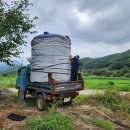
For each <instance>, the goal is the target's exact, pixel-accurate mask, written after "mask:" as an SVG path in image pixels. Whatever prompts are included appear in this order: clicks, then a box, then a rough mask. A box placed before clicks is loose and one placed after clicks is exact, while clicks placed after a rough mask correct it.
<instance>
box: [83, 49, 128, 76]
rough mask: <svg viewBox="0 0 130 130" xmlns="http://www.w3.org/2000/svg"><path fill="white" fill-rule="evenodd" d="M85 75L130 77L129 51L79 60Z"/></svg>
mask: <svg viewBox="0 0 130 130" xmlns="http://www.w3.org/2000/svg"><path fill="white" fill-rule="evenodd" d="M81 63H82V69H83V70H84V71H85V72H86V74H87V75H98V76H114V77H120V76H124V77H125V76H126V77H130V50H127V51H125V52H122V53H116V54H112V55H108V56H104V57H101V58H88V57H86V58H83V59H81Z"/></svg>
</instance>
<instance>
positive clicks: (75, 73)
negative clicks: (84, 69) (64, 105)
mask: <svg viewBox="0 0 130 130" xmlns="http://www.w3.org/2000/svg"><path fill="white" fill-rule="evenodd" d="M77 74H78V72H77V71H75V81H77Z"/></svg>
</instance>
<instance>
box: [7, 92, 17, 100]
mask: <svg viewBox="0 0 130 130" xmlns="http://www.w3.org/2000/svg"><path fill="white" fill-rule="evenodd" d="M8 97H9V98H11V99H12V100H14V101H17V98H18V94H17V93H16V92H12V93H10V94H9V96H8Z"/></svg>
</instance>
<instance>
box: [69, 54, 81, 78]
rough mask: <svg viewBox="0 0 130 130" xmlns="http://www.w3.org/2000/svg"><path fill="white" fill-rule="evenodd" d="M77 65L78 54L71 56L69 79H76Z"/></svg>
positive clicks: (78, 62) (78, 63)
mask: <svg viewBox="0 0 130 130" xmlns="http://www.w3.org/2000/svg"><path fill="white" fill-rule="evenodd" d="M79 65H80V61H79V55H77V56H74V58H72V60H71V81H76V80H77V74H78V69H79Z"/></svg>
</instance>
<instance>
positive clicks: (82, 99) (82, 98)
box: [72, 95, 88, 106]
mask: <svg viewBox="0 0 130 130" xmlns="http://www.w3.org/2000/svg"><path fill="white" fill-rule="evenodd" d="M87 100H88V96H86V95H79V96H77V97H76V98H75V99H74V100H73V103H72V105H74V106H75V105H81V104H84V103H85V102H86V101H87Z"/></svg>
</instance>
